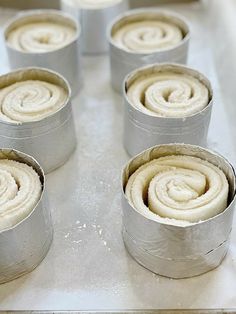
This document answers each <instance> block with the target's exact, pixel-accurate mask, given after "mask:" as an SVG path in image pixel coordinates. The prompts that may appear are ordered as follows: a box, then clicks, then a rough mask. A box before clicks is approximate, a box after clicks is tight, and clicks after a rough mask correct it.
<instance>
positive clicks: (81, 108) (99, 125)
mask: <svg viewBox="0 0 236 314" xmlns="http://www.w3.org/2000/svg"><path fill="white" fill-rule="evenodd" d="M215 3H216V4H218V3H219V1H217V0H216V2H215ZM168 8H170V9H171V8H172V9H175V10H176V11H177V12H179V13H182V14H183V15H184V16H186V17H187V18H188V19H189V21H190V23H191V26H192V27H191V28H192V37H193V38H192V42H191V45H190V57H189V63H188V64H189V65H191V66H193V67H194V68H196V69H198V70H200V71H202V72H203V73H204V74H206V75H207V76H208V77H209V79H210V80H211V81H212V84H213V87H214V90H215V103H214V109H213V116H212V122H211V126H210V136H209V147H210V148H211V149H213V150H216V151H218V152H220V153H221V154H223V155H224V156H226V157H227V158H229V159H230V161H231V162H232V163H233V164H236V163H235V161H236V154H235V143H234V141H233V137H234V136H233V134H232V132H233V124H232V125H231V124H230V123H229V121H233V120H232V118H230V116H227V112H231V113H232V112H233V110H234V113H235V109H233V100H232V102H230V100H229V99H227V101H226V100H225V99H223V97H222V94H221V90H222V91H223V92H224V90H225V89H224V84H228V82H229V81H228V80H226V79H225V80H224V79H223V80H222V81H221V85H220V86H221V90H220V87H219V84H218V79H217V74H218V72H217V71H218V70H219V68H220V67H223V66H224V65H223V61H222V60H223V57H224V55H223V53H225V52H224V51H222V58H219V56H217V57H218V58H219V59H218V60H220V61H219V63H216V62H215V61H214V60H217V58H216V59H215V57H214V49H213V45H212V43H211V40H212V38H211V36H212V33H213V34H214V31H213V24H211V23H209V20H210V14H211V13H210V12H211V7H210V6H209V5H206V3H205V2H199V3H192V4H184V5H175V6H171V5H169V6H168ZM13 14H14V12H13V11H6V10H1V12H0V17H1V23H4V21H6V20H7V18H9V17H11V16H12V15H13ZM215 36H217V34H215ZM216 46H217V45H216ZM0 49H1V61H0V62H1V67H0V70H1V73H4V72H6V71H7V70H8V65H7V58H6V54H5V50H4V47H3V44H2V42H1V46H0ZM232 61H233V60H232ZM221 70H222V69H221ZM231 83H232V88H233V84H234V82H233V81H232V82H231ZM227 88H228V87H227ZM122 104H123V103H122V97H120V96H119V95H118V94H116V93H115V92H113V91H112V89H111V87H110V84H109V62H108V56H100V57H87V58H84V86H83V89H82V91H81V93H80V95H79V96H78V97H77V98H76V99H74V100H73V109H74V115H75V121H76V128H77V137H78V147H77V150H76V152H75V153H74V154H73V156H72V157H71V158H70V160H69V161H68V163H67V164H66V165H64V166H63V167H62V168H60V169H58V170H56V171H54V172H53V173H51V174H50V175H48V176H47V187H48V192H49V197H50V202H51V209H52V215H53V220H54V229H55V234H54V242H53V245H52V248H51V250H50V252H49V254H48V256H47V257H46V259H45V260H44V262H43V263H42V264H41V265H40V266H39V267H38V268H37V269H36V270H35V271H34V272H32V273H31V274H29V275H26V276H24V277H22V278H20V279H18V280H15V281H13V282H10V283H8V284H5V285H1V286H0V310H16V309H17V310H86V309H89V310H101V309H103V310H105V309H110V310H124V309H158V308H162V309H164V308H170V309H171V308H173V309H174V308H178V309H181V308H236V293H235V291H236V271H235V269H236V260H235V259H236V228H234V230H233V235H232V241H231V247H230V251H229V253H228V255H227V257H226V259H225V260H224V262H223V264H222V265H221V266H220V267H219V268H218V269H216V270H214V271H212V272H210V273H208V274H205V275H202V276H199V277H195V278H192V279H185V280H171V279H167V278H164V277H160V276H157V275H154V274H152V273H151V272H149V271H148V270H146V269H144V268H143V267H141V266H140V265H138V264H137V263H136V262H135V261H134V260H133V259H132V258H131V257H130V256H129V255H128V253H127V252H126V251H125V248H124V245H123V241H122V237H121V204H120V196H121V193H120V174H121V170H122V167H123V165H124V164H125V163H126V162H127V160H128V159H129V157H128V155H127V154H126V153H125V151H124V149H123V146H122ZM230 104H231V107H230Z"/></svg>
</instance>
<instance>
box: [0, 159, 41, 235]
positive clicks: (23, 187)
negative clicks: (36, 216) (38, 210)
mask: <svg viewBox="0 0 236 314" xmlns="http://www.w3.org/2000/svg"><path fill="white" fill-rule="evenodd" d="M41 193H42V185H41V183H40V179H39V176H38V174H37V173H36V171H35V170H34V169H33V168H32V167H30V166H28V165H26V164H24V163H20V162H17V161H14V160H8V159H2V160H0V231H2V230H4V229H8V228H11V227H13V226H14V225H16V224H17V223H19V222H20V221H22V220H23V219H24V218H26V217H27V216H28V215H29V214H30V212H31V211H32V210H33V209H34V207H35V206H36V204H37V202H38V201H39V199H40V196H41Z"/></svg>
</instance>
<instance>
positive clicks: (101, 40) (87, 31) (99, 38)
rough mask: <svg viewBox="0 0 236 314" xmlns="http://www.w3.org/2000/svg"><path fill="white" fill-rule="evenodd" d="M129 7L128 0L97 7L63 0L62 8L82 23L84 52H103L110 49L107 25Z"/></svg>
mask: <svg viewBox="0 0 236 314" xmlns="http://www.w3.org/2000/svg"><path fill="white" fill-rule="evenodd" d="M128 8H129V5H128V0H121V1H120V2H118V3H115V4H112V3H111V5H109V6H106V7H102V8H95V9H91V8H81V7H78V6H75V5H72V4H71V3H70V2H68V0H61V9H62V10H63V11H65V12H68V13H70V14H71V15H73V16H74V17H75V18H76V19H77V20H78V21H79V23H80V24H81V29H82V50H83V53H84V54H102V53H106V52H107V51H108V49H109V45H108V41H107V37H106V30H107V26H108V25H109V23H110V22H111V21H112V20H113V18H115V17H116V16H117V15H119V14H120V13H123V12H125V11H126V10H128Z"/></svg>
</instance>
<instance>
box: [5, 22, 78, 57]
mask: <svg viewBox="0 0 236 314" xmlns="http://www.w3.org/2000/svg"><path fill="white" fill-rule="evenodd" d="M75 35H76V30H75V29H74V28H73V27H71V26H69V25H63V24H59V23H53V22H34V23H26V24H23V25H21V26H18V27H17V28H14V29H13V30H12V31H10V32H9V34H8V36H7V41H8V43H9V45H10V46H11V47H13V48H15V49H17V50H19V51H23V52H29V53H42V52H48V51H53V50H57V49H59V48H62V47H65V46H66V45H68V44H69V43H71V42H72V41H73V40H74V38H75Z"/></svg>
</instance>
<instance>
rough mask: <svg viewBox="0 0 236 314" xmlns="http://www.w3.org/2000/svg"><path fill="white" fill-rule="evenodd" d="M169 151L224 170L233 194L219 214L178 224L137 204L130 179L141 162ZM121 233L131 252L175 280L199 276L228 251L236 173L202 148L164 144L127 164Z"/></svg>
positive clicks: (225, 161) (136, 257)
mask: <svg viewBox="0 0 236 314" xmlns="http://www.w3.org/2000/svg"><path fill="white" fill-rule="evenodd" d="M166 155H189V156H195V157H199V158H202V159H205V160H208V161H209V162H211V163H212V164H214V165H215V166H217V167H219V168H220V169H221V170H223V171H224V173H225V175H226V176H227V179H228V182H229V185H230V193H229V205H228V207H227V209H225V211H224V212H222V213H221V214H219V215H217V216H215V217H213V218H211V219H208V220H206V221H203V222H199V223H195V224H192V225H190V226H185V227H180V226H176V225H171V224H167V223H166V224H165V223H160V222H157V221H153V220H151V219H149V218H147V217H145V216H144V215H141V214H140V213H139V212H138V211H137V210H136V209H135V208H133V207H132V206H131V205H130V204H129V202H128V200H127V198H126V196H125V194H124V189H125V186H126V184H127V182H128V179H129V177H130V176H131V175H132V174H133V173H134V172H135V171H136V170H137V169H138V168H139V167H140V166H142V165H143V164H145V163H147V162H148V161H151V160H153V159H156V158H159V157H163V156H166ZM122 190H123V193H122V208H123V237H124V242H125V245H126V247H127V249H128V251H129V253H130V254H131V255H132V256H133V257H134V258H135V259H136V260H137V261H138V262H139V263H140V264H142V265H143V266H145V267H146V268H148V269H150V270H151V271H153V272H155V273H157V274H159V275H163V276H166V277H171V278H187V277H193V276H197V275H200V274H202V273H205V272H207V271H209V270H212V269H214V268H215V267H217V266H218V265H219V264H220V263H221V261H222V260H223V258H224V257H225V254H226V252H227V249H228V246H229V238H230V234H231V230H232V223H233V214H234V208H235V201H236V199H235V192H236V186H235V172H234V169H233V168H232V166H231V165H230V164H229V163H228V161H227V160H225V159H224V158H223V157H221V156H218V155H217V154H215V153H213V152H210V151H209V150H204V149H203V148H200V147H198V146H191V145H185V144H169V145H160V146H155V147H153V148H150V149H148V150H146V151H144V152H142V153H140V154H139V155H137V156H136V157H134V158H133V159H132V160H131V161H130V162H129V163H128V164H127V166H126V167H125V168H124V171H123V180H122Z"/></svg>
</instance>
